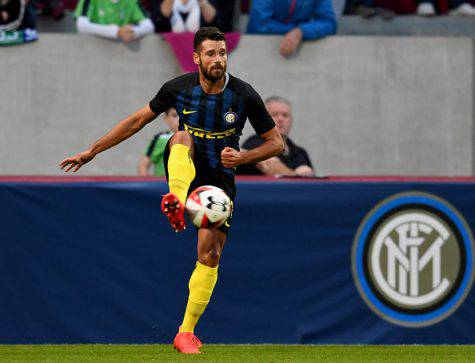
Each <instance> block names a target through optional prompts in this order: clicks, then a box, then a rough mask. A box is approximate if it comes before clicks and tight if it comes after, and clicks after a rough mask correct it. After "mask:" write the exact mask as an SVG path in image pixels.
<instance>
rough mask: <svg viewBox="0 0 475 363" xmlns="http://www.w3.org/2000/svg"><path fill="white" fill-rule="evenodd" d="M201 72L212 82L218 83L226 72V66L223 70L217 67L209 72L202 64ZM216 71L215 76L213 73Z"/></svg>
mask: <svg viewBox="0 0 475 363" xmlns="http://www.w3.org/2000/svg"><path fill="white" fill-rule="evenodd" d="M200 70H201V73H203V76H204V77H205V78H206V79H207V80H208V81H211V82H218V81H219V80H220V79H221V78H223V76H224V72H226V65H224V66H223V67H222V68H217V67H216V66H213V67H211V68H210V70H209V72H208V71H207V70H206V68H205V67H203V64H202V63H201V62H200ZM213 71H214V74H213V73H212V72H213Z"/></svg>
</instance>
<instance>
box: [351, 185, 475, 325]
mask: <svg viewBox="0 0 475 363" xmlns="http://www.w3.org/2000/svg"><path fill="white" fill-rule="evenodd" d="M473 251H474V248H473V242H472V235H471V232H470V228H469V227H468V225H467V223H466V222H465V220H464V219H463V217H462V216H461V215H460V213H458V212H457V211H456V210H455V208H454V207H453V206H451V205H450V204H449V203H447V202H446V201H444V200H442V199H440V198H438V197H435V196H433V195H430V194H425V193H403V194H398V195H395V196H393V197H391V198H388V199H386V200H384V201H383V202H381V203H380V204H379V205H377V206H376V207H375V208H374V209H373V210H372V211H370V213H369V214H368V215H367V217H366V218H365V220H364V221H363V223H362V224H361V225H360V228H359V230H358V233H357V236H356V238H355V243H354V246H353V256H352V266H353V275H354V278H355V282H356V285H357V287H358V290H359V292H360V294H361V296H362V297H363V299H364V300H365V301H366V302H367V304H368V305H369V307H370V308H371V309H372V310H373V311H375V312H376V313H377V314H378V315H380V316H381V317H382V318H384V319H386V320H389V321H391V322H393V323H395V324H399V325H404V326H426V325H431V324H434V323H436V322H439V321H441V320H443V319H445V318H446V317H447V316H449V315H450V314H452V313H453V312H454V311H455V310H456V309H457V307H458V306H459V305H460V304H461V303H462V301H463V300H464V298H465V297H466V295H467V294H468V292H469V290H470V287H471V284H472V280H473V265H472V264H473Z"/></svg>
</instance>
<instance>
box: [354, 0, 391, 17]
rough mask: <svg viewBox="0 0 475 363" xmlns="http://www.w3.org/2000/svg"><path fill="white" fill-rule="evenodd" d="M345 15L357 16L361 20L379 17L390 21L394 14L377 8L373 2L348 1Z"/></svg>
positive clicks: (365, 0)
mask: <svg viewBox="0 0 475 363" xmlns="http://www.w3.org/2000/svg"><path fill="white" fill-rule="evenodd" d="M345 14H346V15H359V16H362V17H363V18H372V17H374V16H381V17H382V18H383V19H387V20H389V19H392V18H394V16H395V14H394V12H393V11H391V10H389V9H385V8H384V7H381V6H377V5H376V3H375V1H374V0H348V1H347V2H346V7H345Z"/></svg>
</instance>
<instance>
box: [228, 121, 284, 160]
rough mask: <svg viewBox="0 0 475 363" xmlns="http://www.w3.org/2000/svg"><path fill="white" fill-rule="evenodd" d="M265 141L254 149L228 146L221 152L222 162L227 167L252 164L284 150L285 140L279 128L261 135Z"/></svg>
mask: <svg viewBox="0 0 475 363" xmlns="http://www.w3.org/2000/svg"><path fill="white" fill-rule="evenodd" d="M260 136H261V137H262V138H263V139H264V143H263V144H262V145H260V146H258V147H256V148H255V149H252V150H243V151H237V150H235V149H233V148H230V147H226V148H224V149H223V151H222V152H221V163H222V164H223V166H224V167H225V168H234V167H235V166H237V165H241V164H252V163H256V162H259V161H262V160H266V159H269V158H271V157H273V156H277V155H279V154H281V153H282V152H283V151H284V141H283V140H282V136H280V134H279V132H278V131H277V129H276V128H275V127H274V128H273V129H271V130H269V131H267V132H266V133H264V134H262V135H260Z"/></svg>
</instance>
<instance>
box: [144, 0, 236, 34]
mask: <svg viewBox="0 0 475 363" xmlns="http://www.w3.org/2000/svg"><path fill="white" fill-rule="evenodd" d="M223 1H224V0H223ZM230 2H233V1H230ZM152 20H153V23H154V24H155V31H156V32H159V33H161V32H169V31H173V32H176V33H183V32H196V31H197V30H198V29H199V28H200V27H201V26H211V25H214V22H215V21H216V20H217V2H216V1H215V0H154V1H153V2H152Z"/></svg>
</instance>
